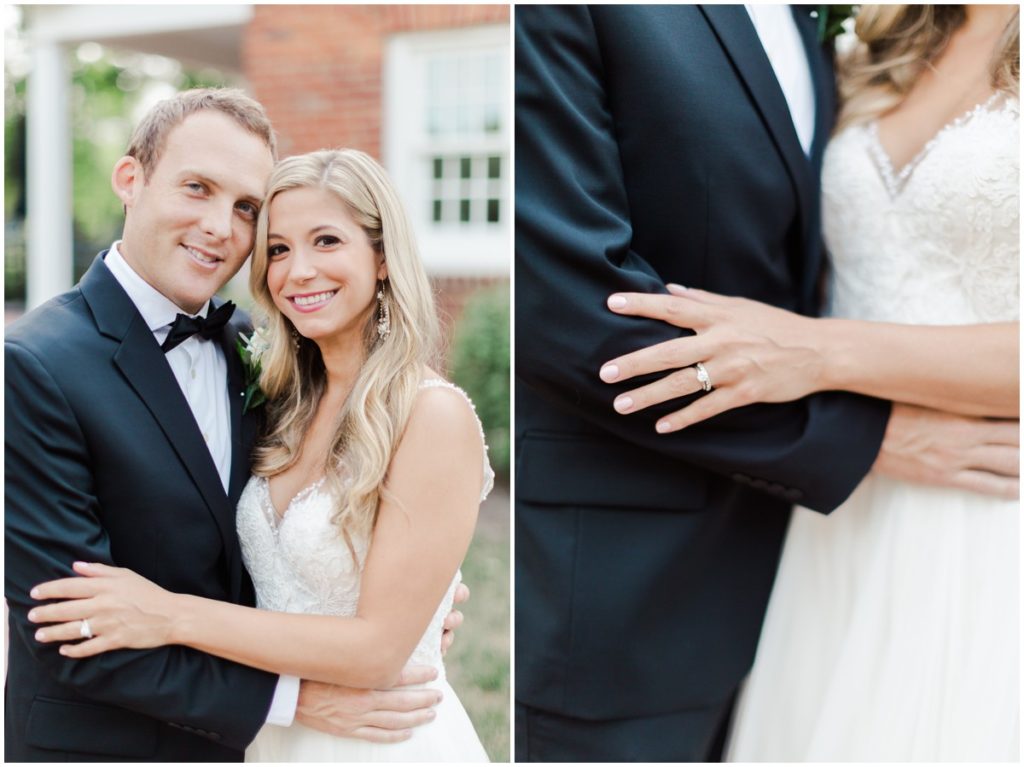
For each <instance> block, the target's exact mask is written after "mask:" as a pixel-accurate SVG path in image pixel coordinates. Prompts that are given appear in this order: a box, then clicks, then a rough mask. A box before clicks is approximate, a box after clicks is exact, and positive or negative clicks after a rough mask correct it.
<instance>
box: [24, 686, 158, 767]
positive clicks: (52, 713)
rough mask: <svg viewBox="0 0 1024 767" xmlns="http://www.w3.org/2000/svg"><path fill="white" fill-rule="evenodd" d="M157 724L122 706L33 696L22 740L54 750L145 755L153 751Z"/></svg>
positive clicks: (141, 756) (156, 735)
mask: <svg viewBox="0 0 1024 767" xmlns="http://www.w3.org/2000/svg"><path fill="white" fill-rule="evenodd" d="M160 726H161V725H160V723H159V722H158V721H156V720H155V719H151V718H150V717H148V716H145V715H143V714H139V713H136V712H134V711H128V710H127V709H123V708H116V707H114V706H103V705H98V704H95V703H83V702H81V701H70V700H59V699H57V698H44V697H36V698H35V699H34V700H33V701H32V709H31V711H29V715H28V724H27V725H26V732H25V741H26V742H27V743H28V744H29V745H32V746H36V747H38V748H46V749H50V750H53V751H69V752H75V753H84V754H106V755H109V756H125V757H139V758H144V757H152V756H154V755H155V754H156V748H157V737H158V732H159V727H160Z"/></svg>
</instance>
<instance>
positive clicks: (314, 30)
mask: <svg viewBox="0 0 1024 767" xmlns="http://www.w3.org/2000/svg"><path fill="white" fill-rule="evenodd" d="M508 21H509V9H508V6H506V5H392V6H385V5H369V6H367V5H255V6H253V19H252V22H251V23H250V24H249V27H248V29H247V30H246V32H245V34H244V36H243V41H242V63H243V69H244V72H245V76H246V78H247V79H248V81H249V85H250V87H251V89H252V92H253V94H254V95H255V97H256V98H257V99H258V100H259V101H260V102H261V103H262V104H263V105H264V106H265V107H266V109H267V113H268V114H269V115H270V119H271V121H272V122H273V123H274V127H275V128H276V129H277V132H278V136H279V139H280V144H281V154H282V156H287V155H291V154H300V153H302V152H310V151H313V150H315V149H323V148H326V147H342V146H344V147H353V148H356V149H362V150H363V151H364V152H368V153H369V154H372V155H373V156H374V157H380V152H381V147H380V139H381V116H382V106H381V100H382V96H383V92H382V87H381V86H382V83H381V77H382V65H383V57H384V51H385V47H386V44H387V38H388V36H389V35H392V34H396V33H399V32H416V31H424V30H430V29H451V28H456V27H465V26H473V25H480V24H497V23H506V24H507V23H508Z"/></svg>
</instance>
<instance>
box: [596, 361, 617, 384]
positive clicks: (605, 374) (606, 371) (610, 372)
mask: <svg viewBox="0 0 1024 767" xmlns="http://www.w3.org/2000/svg"><path fill="white" fill-rule="evenodd" d="M598 375H600V376H601V380H602V381H604V382H605V383H611V382H612V381H614V380H615V379H616V378H618V377H619V366H618V365H605V366H604V367H603V368H601V372H600V373H599V374H598Z"/></svg>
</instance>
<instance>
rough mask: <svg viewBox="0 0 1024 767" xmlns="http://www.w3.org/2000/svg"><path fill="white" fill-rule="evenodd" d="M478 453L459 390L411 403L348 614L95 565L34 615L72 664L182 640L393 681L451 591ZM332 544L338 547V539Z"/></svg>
mask: <svg viewBox="0 0 1024 767" xmlns="http://www.w3.org/2000/svg"><path fill="white" fill-rule="evenodd" d="M482 467H483V447H482V445H481V440H480V436H479V428H478V426H477V424H476V421H475V418H474V416H473V414H472V412H471V410H470V409H469V407H468V406H467V405H466V403H465V402H464V401H463V400H462V398H461V397H460V396H459V395H458V394H457V393H455V392H451V391H448V390H447V389H441V388H435V389H427V390H425V391H423V392H421V393H420V395H419V396H418V397H417V400H416V404H415V406H414V408H413V413H412V415H411V417H410V420H409V424H408V426H407V428H406V432H405V435H404V436H403V438H402V441H401V443H400V445H399V447H398V450H397V451H396V453H395V457H394V458H393V460H392V463H391V467H390V469H389V473H388V480H387V485H386V487H387V489H388V491H389V492H388V493H387V494H386V498H385V499H384V500H382V502H381V505H380V511H379V514H378V519H377V523H376V527H375V529H374V537H373V542H372V545H371V547H370V551H369V553H368V555H367V561H366V567H365V570H364V573H363V579H362V584H361V592H360V600H359V607H358V610H357V614H356V616H355V617H353V618H339V617H333V616H318V615H297V614H289V613H275V612H269V611H265V610H257V609H253V608H247V607H241V606H238V605H232V604H227V603H224V602H219V601H216V600H210V599H203V598H200V597H195V596H190V595H182V594H170V593H169V592H166V591H164V590H162V589H160V588H159V587H157V586H155V585H153V584H151V583H150V582H149V581H146V580H145V579H142V578H140V577H139V576H137V575H135V574H134V573H131V571H126V570H123V569H120V568H106V567H103V566H96V565H93V566H91V567H90V570H91V571H92V572H86V571H83V570H82V569H81V568H80V567H76V570H78V571H79V572H82V573H83V574H97V575H96V576H95V577H90V578H76V579H64V580H61V581H53V582H51V583H48V584H43V585H42V586H39V587H37V588H38V589H39V591H38V594H39V596H38V598H40V599H54V598H62V599H66V598H69V597H73V598H74V599H73V601H67V602H61V603H54V604H49V605H46V606H43V607H39V608H35V610H33V613H34V615H33V619H34V620H35V621H36V622H38V623H47V622H55V621H62V622H63V624H62V625H60V626H47V627H44V629H43V631H44V636H43V639H42V641H65V642H66V641H68V640H70V639H74V638H77V637H78V636H79V630H80V628H81V622H80V621H81V619H82V618H87V619H88V620H89V623H90V627H91V629H92V631H93V632H94V634H95V638H94V639H91V640H88V641H86V642H82V643H80V644H77V645H71V644H68V645H64V647H62V649H61V652H62V653H64V654H65V655H67V656H68V657H84V656H86V655H91V654H95V653H96V652H106V651H108V650H112V649H118V648H124V647H136V648H137V647H153V646H158V645H162V644H183V645H187V646H190V647H194V648H196V649H198V650H202V651H204V652H207V653H211V654H213V655H218V656H220V657H222V658H227V659H229V660H233V661H237V662H239V663H243V664H245V665H247V666H253V667H255V668H260V669H265V670H267V671H274V672H277V673H283V674H291V675H294V676H298V677H301V678H303V679H312V680H317V681H322V682H330V683H334V684H343V685H347V686H351V687H386V686H390V685H391V684H393V683H394V682H395V680H396V679H397V678H398V677H399V674H400V672H401V670H402V667H403V666H404V665H405V663H406V661H407V660H408V659H409V656H410V655H411V654H412V651H413V649H414V648H415V647H416V644H417V642H418V641H419V640H420V638H421V637H422V635H423V632H424V631H425V629H426V627H427V625H428V623H429V621H430V619H431V618H432V617H433V615H434V612H435V611H436V609H437V607H438V605H439V604H440V603H441V600H442V598H443V596H444V594H445V592H446V591H447V589H448V587H449V585H450V584H451V581H452V578H453V577H454V575H455V572H456V570H457V569H458V567H459V564H460V563H461V561H462V558H463V557H464V555H465V553H466V549H467V548H468V546H469V542H470V539H471V538H472V534H473V528H474V525H475V523H476V515H477V511H478V508H479V499H480V487H481V481H482ZM338 545H339V546H343V545H345V544H344V542H343V541H342V539H341V538H340V536H339V539H338Z"/></svg>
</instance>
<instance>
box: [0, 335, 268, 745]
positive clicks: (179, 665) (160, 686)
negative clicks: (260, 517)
mask: <svg viewBox="0 0 1024 767" xmlns="http://www.w3.org/2000/svg"><path fill="white" fill-rule="evenodd" d="M4 356H5V361H6V366H7V369H6V375H5V396H6V400H5V426H6V435H5V457H6V464H5V481H6V495H5V499H6V514H5V523H6V524H5V527H6V529H5V551H4V553H5V556H6V568H5V594H6V597H7V602H8V606H9V608H10V615H11V620H10V625H11V628H12V631H13V632H15V634H16V636H12V637H11V640H12V641H13V642H21V643H23V644H25V645H26V646H27V647H28V648H29V650H30V652H31V653H32V654H33V655H34V657H35V659H36V660H37V661H38V663H39V664H40V666H41V667H42V668H44V669H46V671H47V672H48V673H49V674H51V675H52V676H53V677H54V679H56V680H57V681H58V682H59V683H61V684H63V685H67V686H68V687H71V688H73V689H74V690H76V691H77V692H78V693H80V694H81V695H82V696H84V697H86V698H89V699H91V700H93V701H96V702H100V703H106V704H110V705H114V706H120V707H122V708H126V709H130V710H133V711H137V712H140V713H143V714H146V715H148V716H151V717H154V718H156V719H158V720H161V721H165V722H169V723H171V724H172V725H173V726H178V727H183V728H186V729H189V730H191V731H193V732H196V733H197V734H205V735H206V736H207V737H209V738H210V739H212V740H216V741H218V742H219V743H221V744H222V745H225V746H228V747H232V748H236V749H243V748H245V746H246V745H247V744H248V743H249V742H250V741H251V740H252V739H253V737H255V735H256V732H257V731H258V730H259V728H260V726H261V725H262V724H263V723H264V721H265V718H266V713H267V710H268V709H269V706H270V700H271V697H272V696H273V692H274V687H275V685H276V682H277V676H275V675H272V674H267V673H265V672H263V671H258V670H256V669H251V668H248V667H245V666H242V665H239V664H236V663H232V662H229V661H225V660H222V659H220V658H216V657H213V656H211V655H206V654H204V653H200V652H197V651H195V650H192V649H189V648H185V647H176V646H172V647H162V648H158V649H153V650H117V651H113V652H109V653H104V654H102V655H98V656H95V657H92V658H85V659H77V660H74V659H67V658H64V657H63V656H61V655H59V654H58V651H57V645H56V644H46V645H44V644H40V643H38V642H36V641H35V639H34V638H33V634H34V633H35V630H36V629H37V628H38V626H36V625H34V624H31V623H29V622H28V620H27V617H26V616H27V613H28V610H29V609H31V608H32V607H33V606H35V605H36V604H37V603H36V602H35V601H34V600H33V599H31V598H30V597H29V595H28V592H29V590H30V589H31V588H32V587H33V586H35V585H37V584H39V583H43V582H45V581H49V580H53V579H55V578H64V577H71V576H74V573H73V572H72V570H71V564H72V562H74V561H76V560H81V561H86V562H104V563H112V564H117V563H116V562H112V559H111V554H110V540H109V537H108V535H107V533H106V532H105V531H104V529H103V525H102V524H101V520H100V509H99V507H98V503H97V500H96V498H95V496H94V495H93V489H92V488H93V481H92V477H91V473H90V456H89V452H88V449H87V447H86V440H85V438H84V435H83V434H82V432H81V430H80V429H79V427H78V425H77V423H76V421H75V417H74V415H73V413H72V410H71V408H70V406H69V405H68V403H67V401H66V398H65V396H64V394H63V393H62V391H61V390H60V388H59V387H58V386H57V384H56V383H55V382H54V380H53V378H52V377H51V375H50V374H49V373H48V372H47V370H46V369H45V368H44V366H43V365H42V364H41V363H40V362H39V360H38V359H36V357H35V356H34V355H33V354H32V353H31V352H29V351H28V350H26V349H25V348H23V347H21V346H19V345H16V344H14V343H11V342H7V343H6V344H5V355H4Z"/></svg>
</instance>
